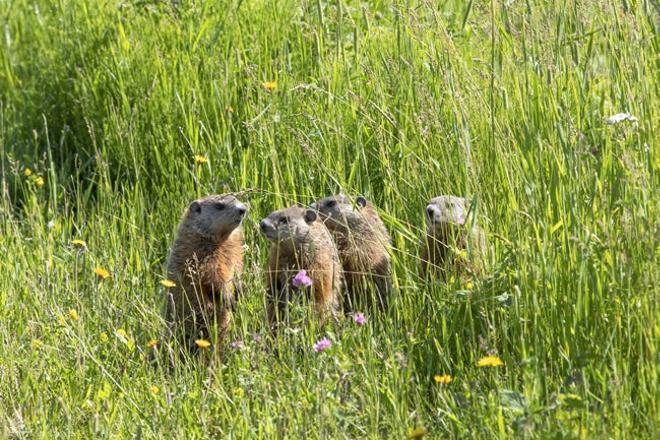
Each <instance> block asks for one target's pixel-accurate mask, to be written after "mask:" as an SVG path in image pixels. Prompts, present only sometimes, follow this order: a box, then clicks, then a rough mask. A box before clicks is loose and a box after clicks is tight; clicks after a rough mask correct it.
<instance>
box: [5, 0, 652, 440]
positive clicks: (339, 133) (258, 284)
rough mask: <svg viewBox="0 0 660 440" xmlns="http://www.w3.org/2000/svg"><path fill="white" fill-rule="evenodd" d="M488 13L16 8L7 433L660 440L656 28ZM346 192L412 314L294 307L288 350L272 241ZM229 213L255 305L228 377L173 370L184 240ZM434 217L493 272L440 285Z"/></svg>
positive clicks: (609, 5)
mask: <svg viewBox="0 0 660 440" xmlns="http://www.w3.org/2000/svg"><path fill="white" fill-rule="evenodd" d="M174 3H178V2H174ZM493 6H494V9H493V10H491V9H490V8H491V4H490V3H489V2H486V3H485V4H484V2H472V1H463V0H453V1H447V2H409V3H392V2H371V3H360V4H357V3H352V2H349V3H348V4H347V3H343V2H331V3H326V2H294V1H291V0H287V1H284V2H278V4H277V7H274V6H273V5H272V3H271V2H264V1H261V0H256V1H250V2H240V1H235V2H213V1H211V2H187V1H184V2H181V4H180V5H179V6H178V7H173V6H171V4H170V3H169V2H112V1H111V2H86V1H83V0H66V1H62V2H59V3H57V4H53V2H44V1H37V2H32V1H31V2H28V1H25V0H18V1H14V2H0V13H1V14H2V17H3V21H2V23H3V34H2V35H3V37H2V39H1V40H0V41H1V42H0V45H1V48H2V50H0V67H1V68H0V152H1V157H2V158H1V159H0V166H1V170H2V171H1V173H2V183H1V185H2V186H1V189H2V199H1V201H0V203H1V206H0V253H1V254H2V255H3V258H0V341H1V344H2V345H1V350H0V352H1V353H2V355H1V356H0V437H3V438H4V437H10V438H22V437H41V438H50V437H56V436H59V437H65V438H69V437H73V438H76V437H82V438H91V437H97V436H101V437H104V436H117V437H129V436H131V437H132V436H136V435H141V436H145V437H150V438H153V437H166V438H169V437H174V438H178V437H183V438H191V437H192V438H196V437H222V438H224V437H229V436H230V435H233V436H234V437H235V438H271V437H282V438H284V437H288V438H305V437H311V438H364V437H368V438H378V437H380V438H406V437H407V436H410V437H414V436H421V435H426V436H427V437H430V438H447V437H477V438H492V437H500V438H508V437H511V436H513V435H517V436H520V437H524V436H527V437H535V438H547V437H559V438H565V437H566V438H593V437H596V436H603V435H605V436H608V437H624V438H645V437H651V436H652V433H653V429H654V421H655V420H656V419H657V412H656V408H657V406H656V394H657V385H656V384H657V369H656V357H657V355H656V352H655V343H656V342H655V341H656V339H657V334H658V330H657V328H656V327H657V325H656V324H655V323H656V317H657V310H656V305H655V298H656V297H657V295H658V291H657V288H656V287H655V286H656V284H657V283H658V277H657V268H656V267H657V256H658V246H657V230H658V221H657V190H656V188H657V186H658V178H657V170H658V163H659V162H658V158H657V154H656V139H657V133H658V125H657V122H658V120H659V119H658V111H657V109H658V108H660V106H659V105H658V104H659V102H658V99H657V85H656V81H655V77H656V76H657V75H656V73H655V71H656V70H657V69H656V68H655V67H656V59H655V58H656V56H655V53H656V52H657V50H656V46H657V41H656V40H655V33H654V26H656V21H657V20H656V18H657V11H656V10H654V9H653V8H654V6H653V5H652V3H649V2H644V1H636V2H635V1H629V2H609V1H593V2H573V1H551V2H546V1H539V0H532V1H529V2H515V1H513V2H493ZM618 113H628V114H630V115H632V116H634V117H635V118H636V119H637V120H630V119H629V118H623V119H621V120H620V121H618V122H616V123H610V122H611V121H608V120H607V118H610V117H612V116H613V115H616V114H618ZM619 119H620V118H619ZM340 190H341V191H344V192H346V193H348V194H352V195H358V194H362V195H365V196H366V197H367V198H369V199H370V200H372V201H373V202H374V203H375V205H376V206H378V207H379V209H380V212H381V215H382V218H383V220H384V222H385V223H386V225H387V226H388V228H389V230H390V232H391V234H392V237H393V243H392V246H393V252H392V261H393V270H394V274H393V284H394V287H395V290H396V298H395V300H394V302H393V305H392V310H391V311H390V313H389V314H388V315H387V316H385V317H377V316H371V315H370V314H368V313H365V314H364V316H363V318H364V322H363V320H362V318H357V315H354V316H347V317H346V319H344V320H343V321H342V322H341V323H340V324H339V325H337V326H335V327H330V328H326V329H319V328H318V327H317V324H316V322H315V320H314V319H313V314H311V313H310V305H309V304H307V303H306V301H304V300H301V301H299V302H297V303H296V304H294V306H293V309H292V310H291V316H290V324H289V326H288V328H287V329H284V331H282V332H281V334H280V336H279V337H278V339H277V340H275V341H273V340H272V339H271V338H270V336H269V332H268V330H267V327H266V322H265V296H264V289H265V286H264V276H263V270H262V269H263V267H264V266H265V261H266V258H267V254H268V247H269V246H268V244H267V243H266V241H265V240H264V239H263V238H262V237H261V236H260V234H259V233H258V228H257V227H256V226H257V225H258V223H259V220H260V219H261V218H263V217H265V216H266V215H267V214H268V213H270V212H271V211H272V210H274V209H279V208H282V207H284V206H288V205H291V204H293V203H297V202H300V203H304V204H305V203H311V202H312V201H314V200H317V199H318V198H319V197H321V196H325V195H328V194H331V193H337V192H339V191H340ZM222 192H236V193H238V197H239V198H240V199H241V200H242V201H243V202H245V203H246V205H247V206H248V207H249V210H250V211H249V214H248V218H247V219H246V222H245V229H246V243H247V252H246V258H245V268H246V270H245V275H244V281H243V282H244V285H245V287H246V289H245V294H244V296H243V297H242V298H241V299H240V302H239V304H238V307H237V310H236V312H235V316H234V325H233V328H232V330H231V332H230V335H229V341H228V342H227V346H226V347H222V348H221V349H220V352H221V357H222V358H223V362H219V361H218V358H217V357H216V356H217V354H218V351H216V350H214V349H212V348H216V347H211V346H209V345H207V344H210V342H209V341H206V340H199V341H197V345H198V346H199V347H200V349H201V354H200V356H197V357H195V358H192V359H188V360H185V359H180V358H178V357H176V356H174V354H173V353H174V352H175V351H176V348H177V347H171V346H170V344H169V342H167V338H166V337H165V332H164V329H165V328H164V323H163V319H162V315H163V306H164V299H165V295H166V292H167V289H168V288H171V287H173V284H174V283H173V281H171V280H168V279H166V278H165V276H166V273H165V269H164V268H165V261H166V258H167V253H168V247H169V245H170V244H171V242H172V240H173V238H174V233H175V228H176V225H177V224H178V222H179V219H180V216H181V214H182V212H183V211H184V209H185V208H186V206H187V204H188V202H189V201H190V200H192V199H194V198H196V197H199V196H202V195H205V194H209V193H222ZM438 194H458V195H462V196H466V197H470V198H471V199H472V200H473V201H474V207H475V208H476V212H477V217H478V221H479V223H480V226H481V227H482V228H483V229H484V230H485V231H486V235H487V238H488V243H489V248H488V251H487V260H488V261H489V270H488V271H487V273H486V275H485V276H484V277H483V278H482V279H476V280H472V281H469V282H465V280H461V279H460V277H458V278H454V279H449V281H448V282H447V283H439V282H438V283H429V282H426V281H425V280H423V279H421V278H420V276H419V244H420V242H421V239H422V237H423V234H424V224H423V209H424V207H425V206H426V203H427V201H428V200H429V199H430V198H431V197H433V196H436V195H438ZM319 344H320V345H319ZM173 361H174V365H173V364H172V362H173Z"/></svg>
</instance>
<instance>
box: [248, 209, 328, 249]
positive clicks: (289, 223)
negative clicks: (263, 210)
mask: <svg viewBox="0 0 660 440" xmlns="http://www.w3.org/2000/svg"><path fill="white" fill-rule="evenodd" d="M316 219H317V215H316V212H315V211H313V210H311V209H305V208H303V207H301V206H292V207H291V208H286V209H281V210H279V211H275V212H273V213H272V214H270V215H269V216H268V217H266V218H265V219H263V220H261V223H260V224H259V227H260V228H261V233H262V234H263V235H264V237H266V238H267V239H268V240H270V241H272V242H274V243H283V242H290V243H302V242H304V241H306V240H307V239H308V238H309V234H310V231H311V226H312V224H313V223H314V222H315V221H316Z"/></svg>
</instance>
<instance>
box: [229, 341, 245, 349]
mask: <svg viewBox="0 0 660 440" xmlns="http://www.w3.org/2000/svg"><path fill="white" fill-rule="evenodd" d="M231 348H233V349H234V350H242V349H243V348H245V344H244V343H243V341H241V340H240V339H238V340H236V341H234V342H232V343H231Z"/></svg>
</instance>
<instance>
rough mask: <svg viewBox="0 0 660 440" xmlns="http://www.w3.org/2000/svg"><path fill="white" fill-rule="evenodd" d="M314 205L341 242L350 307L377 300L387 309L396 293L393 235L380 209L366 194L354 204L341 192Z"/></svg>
mask: <svg viewBox="0 0 660 440" xmlns="http://www.w3.org/2000/svg"><path fill="white" fill-rule="evenodd" d="M312 208H314V209H317V210H318V211H319V212H320V214H321V218H322V219H323V221H324V223H325V225H326V226H327V227H328V229H329V230H330V232H331V233H332V236H333V238H334V239H335V242H336V243H337V249H338V250H339V257H340V259H341V262H342V265H343V267H344V276H345V279H346V288H347V291H348V294H349V298H348V300H349V302H350V304H349V306H350V308H351V309H352V310H356V309H357V307H359V306H366V307H370V306H372V305H373V304H374V303H376V304H377V305H378V306H379V308H380V309H381V310H384V309H386V308H387V304H388V300H389V296H390V295H391V294H392V280H391V269H390V255H389V252H388V247H389V246H390V244H391V238H390V235H389V233H388V232H387V229H386V228H385V225H384V224H383V222H382V220H381V219H380V217H379V216H378V213H377V212H376V209H375V208H374V207H373V205H372V204H371V203H369V202H367V200H366V199H365V198H364V197H357V198H356V199H355V205H354V204H353V203H352V201H351V199H349V198H348V197H346V196H345V195H341V194H340V195H337V196H331V197H326V198H324V199H321V200H319V201H318V202H316V203H314V204H313V205H312ZM374 287H375V292H374V291H373V288H374ZM374 294H375V295H376V298H375V301H374V298H373V296H372V295H374Z"/></svg>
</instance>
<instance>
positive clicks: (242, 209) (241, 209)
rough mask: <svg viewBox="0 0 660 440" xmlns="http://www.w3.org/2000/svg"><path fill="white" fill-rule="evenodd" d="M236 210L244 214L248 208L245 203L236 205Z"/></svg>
mask: <svg viewBox="0 0 660 440" xmlns="http://www.w3.org/2000/svg"><path fill="white" fill-rule="evenodd" d="M236 211H237V212H238V214H239V215H241V216H243V215H245V213H246V212H247V208H246V207H245V206H243V205H238V206H237V207H236Z"/></svg>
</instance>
